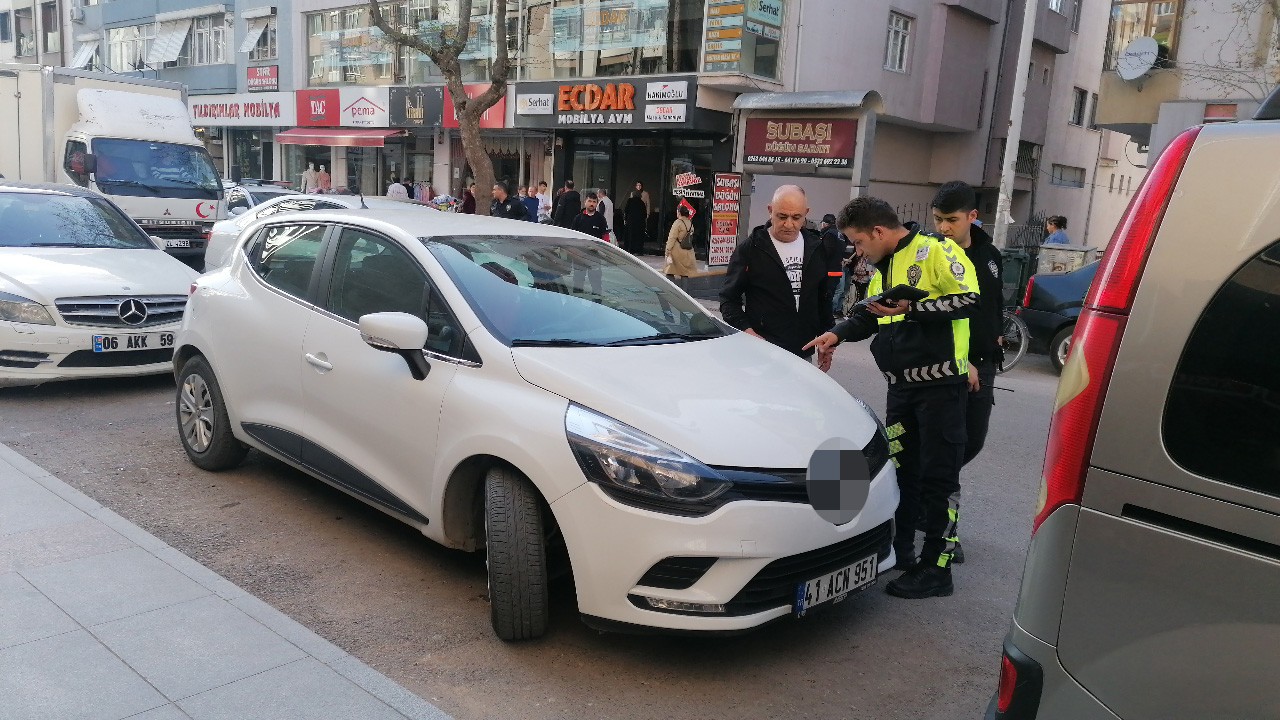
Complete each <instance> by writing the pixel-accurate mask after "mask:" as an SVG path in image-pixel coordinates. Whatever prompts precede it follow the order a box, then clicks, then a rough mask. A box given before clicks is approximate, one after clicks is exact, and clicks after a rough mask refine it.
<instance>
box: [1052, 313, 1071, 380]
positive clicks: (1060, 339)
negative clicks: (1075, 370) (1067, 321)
mask: <svg viewBox="0 0 1280 720" xmlns="http://www.w3.org/2000/svg"><path fill="white" fill-rule="evenodd" d="M1075 329H1076V326H1075V325H1068V326H1066V327H1064V328H1062V329H1061V330H1059V331H1058V334H1057V335H1054V336H1053V341H1052V342H1050V343H1049V362H1051V363H1053V369H1054V370H1057V371H1058V372H1062V366H1063V365H1066V364H1067V353H1069V352H1071V334H1072V333H1073V332H1075Z"/></svg>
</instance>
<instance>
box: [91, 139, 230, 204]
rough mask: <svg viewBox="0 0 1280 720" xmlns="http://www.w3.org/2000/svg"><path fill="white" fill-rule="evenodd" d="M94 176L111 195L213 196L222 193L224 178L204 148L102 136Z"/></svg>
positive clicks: (96, 147)
mask: <svg viewBox="0 0 1280 720" xmlns="http://www.w3.org/2000/svg"><path fill="white" fill-rule="evenodd" d="M93 154H94V155H95V156H96V158H97V167H96V168H95V169H94V175H93V179H94V182H95V183H97V185H98V187H99V188H100V189H101V190H102V192H104V193H107V194H108V195H134V196H142V197H148V196H150V197H161V196H163V197H172V198H209V199H216V198H219V197H221V196H222V181H221V180H219V179H218V173H217V171H216V170H215V169H214V167H213V160H212V159H210V157H209V153H208V152H206V151H205V149H204V148H202V147H197V146H190V145H175V144H173V143H163V142H149V141H146V140H117V139H114V138H99V139H97V140H94V141H93Z"/></svg>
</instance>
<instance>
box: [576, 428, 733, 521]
mask: <svg viewBox="0 0 1280 720" xmlns="http://www.w3.org/2000/svg"><path fill="white" fill-rule="evenodd" d="M564 426H565V434H566V435H567V436H568V439H569V447H570V448H571V449H572V450H573V455H574V457H575V458H577V460H578V465H580V466H581V467H582V472H583V473H584V474H585V475H586V476H587V479H588V480H590V481H592V482H594V483H597V484H599V485H600V486H601V488H602V489H604V490H605V491H606V492H608V493H609V494H610V495H611V496H613V497H614V498H616V499H618V500H622V501H624V502H630V503H631V504H638V505H641V506H643V507H647V508H650V509H658V510H664V511H667V512H675V513H679V514H702V513H704V512H707V511H709V510H711V509H713V508H714V507H716V506H717V505H718V503H716V502H714V501H715V499H716V498H717V497H718V496H720V495H722V494H723V493H724V492H726V491H727V490H728V489H729V488H730V487H732V486H733V483H732V482H731V481H729V480H727V479H725V478H724V477H723V476H721V475H720V474H719V473H717V472H716V471H715V470H712V469H711V468H709V467H707V466H706V465H704V464H702V463H701V462H699V461H697V460H695V459H694V458H692V457H690V456H689V455H687V454H685V453H683V452H681V451H680V450H677V449H676V448H674V447H671V446H670V445H668V444H666V443H664V442H662V441H661V440H658V439H657V438H654V437H651V436H649V435H646V434H644V433H642V432H640V431H639V430H636V429H635V428H633V427H631V426H629V425H625V424H623V423H620V422H618V421H617V420H614V419H613V418H610V417H607V416H604V415H601V414H599V413H596V412H593V411H591V410H588V409H586V408H584V407H581V406H579V405H574V404H570V405H569V410H568V412H567V413H565V419H564Z"/></svg>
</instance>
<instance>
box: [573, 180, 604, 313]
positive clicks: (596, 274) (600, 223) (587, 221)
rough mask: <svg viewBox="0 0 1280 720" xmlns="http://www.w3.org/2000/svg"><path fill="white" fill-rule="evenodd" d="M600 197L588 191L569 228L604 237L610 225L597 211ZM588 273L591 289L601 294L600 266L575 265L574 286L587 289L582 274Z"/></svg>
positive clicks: (596, 236)
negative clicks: (580, 210)
mask: <svg viewBox="0 0 1280 720" xmlns="http://www.w3.org/2000/svg"><path fill="white" fill-rule="evenodd" d="M598 202H599V198H597V197H596V194H595V193H593V192H589V193H587V197H586V199H585V200H584V201H583V208H582V212H580V213H578V214H577V215H576V216H575V217H574V218H573V220H572V221H570V223H569V229H571V230H577V231H578V232H581V233H586V234H588V235H590V236H591V237H593V238H598V239H600V240H603V239H604V236H605V234H607V233H608V232H609V225H608V223H606V222H605V220H604V215H601V214H600V213H598V212H596V203H598ZM584 273H585V274H586V276H587V280H588V281H589V282H590V283H591V291H592V292H594V293H595V294H596V295H597V296H599V295H600V268H599V267H594V268H584V267H579V266H576V265H575V266H574V268H573V286H574V288H581V289H585V288H583V286H582V276H583V274H584Z"/></svg>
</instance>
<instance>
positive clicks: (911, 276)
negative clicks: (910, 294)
mask: <svg viewBox="0 0 1280 720" xmlns="http://www.w3.org/2000/svg"><path fill="white" fill-rule="evenodd" d="M923 274H924V271H923V270H921V269H920V266H919V265H912V266H911V267H909V268H907V283H908V284H909V285H911V287H915V286H916V285H919V284H920V276H921V275H923Z"/></svg>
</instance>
